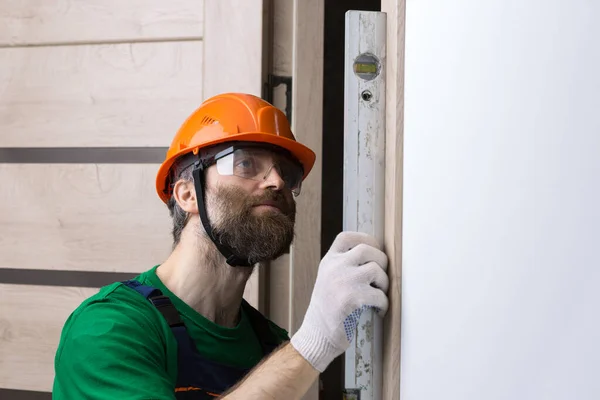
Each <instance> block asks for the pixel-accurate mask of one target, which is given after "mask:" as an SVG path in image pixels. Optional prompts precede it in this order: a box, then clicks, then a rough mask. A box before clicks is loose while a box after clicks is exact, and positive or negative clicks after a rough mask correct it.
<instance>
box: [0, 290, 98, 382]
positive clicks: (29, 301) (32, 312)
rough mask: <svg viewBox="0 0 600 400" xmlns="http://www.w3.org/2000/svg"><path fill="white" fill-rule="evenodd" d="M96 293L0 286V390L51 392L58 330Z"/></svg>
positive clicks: (59, 331)
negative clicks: (74, 311)
mask: <svg viewBox="0 0 600 400" xmlns="http://www.w3.org/2000/svg"><path fill="white" fill-rule="evenodd" d="M97 291H98V290H97V289H91V288H76V287H50V286H27V285H5V284H0V304H1V305H2V306H1V307H0V388H7V389H22V390H35V391H51V390H52V382H53V380H54V356H55V353H56V349H57V347H58V341H59V338H60V333H61V330H62V327H63V325H64V323H65V321H66V320H67V318H68V317H69V315H70V314H71V312H72V311H73V310H75V308H77V306H78V305H79V304H80V303H81V302H82V301H83V300H85V299H86V298H87V297H89V296H91V295H93V294H94V293H96V292H97Z"/></svg>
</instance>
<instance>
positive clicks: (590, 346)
mask: <svg viewBox="0 0 600 400" xmlns="http://www.w3.org/2000/svg"><path fill="white" fill-rule="evenodd" d="M598 15H600V2H597V1H592V0H571V1H558V0H544V1H542V0H528V1H523V0H487V1H479V0H456V1H452V2H449V1H445V0H419V1H416V0H414V1H410V0H409V1H407V15H406V21H407V22H406V23H407V25H406V75H405V77H406V78H405V79H406V91H405V130H404V135H405V148H404V154H405V163H404V211H403V214H404V226H403V230H404V231H403V281H402V285H403V298H402V301H403V304H402V312H403V314H402V360H401V371H402V376H401V398H402V399H403V400H434V399H435V400H438V399H444V400H452V399H457V400H458V399H460V400H470V399H473V400H495V399H503V400H504V399H510V400H517V399H527V400H529V399H544V400H554V399H565V400H567V399H568V400H586V399H599V398H600V379H599V378H598V376H597V375H598V368H599V366H600V320H599V311H598V310H599V309H600V268H599V267H600V253H599V252H600V249H599V247H598V242H599V241H600V240H599V239H600V211H599V209H600V112H599V108H600V24H599V23H598V22H597V16H598Z"/></svg>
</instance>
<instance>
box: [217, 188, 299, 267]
mask: <svg viewBox="0 0 600 400" xmlns="http://www.w3.org/2000/svg"><path fill="white" fill-rule="evenodd" d="M206 200H207V206H208V207H207V213H208V217H209V220H210V222H211V225H212V229H213V236H214V238H215V240H217V241H218V242H220V243H223V244H225V245H226V246H228V247H229V248H230V249H231V250H232V251H233V253H234V254H235V255H236V256H238V257H240V258H243V259H248V261H249V262H250V263H251V264H256V263H259V262H264V261H271V260H274V259H276V258H278V257H280V256H281V255H283V254H284V253H285V252H286V251H287V250H288V249H289V247H290V245H291V244H292V241H293V239H294V225H295V221H296V203H295V202H294V201H293V200H290V199H289V198H286V196H284V195H283V193H281V192H275V191H271V190H269V191H266V192H265V193H264V194H262V195H260V196H248V193H247V192H245V191H244V190H242V189H240V188H237V187H226V186H219V187H217V188H216V189H213V190H209V191H207V193H206ZM264 202H272V203H274V204H275V205H276V206H277V208H279V211H278V210H276V209H273V210H267V211H264V212H261V213H260V214H255V213H253V210H254V208H255V206H257V205H259V204H262V203H264Z"/></svg>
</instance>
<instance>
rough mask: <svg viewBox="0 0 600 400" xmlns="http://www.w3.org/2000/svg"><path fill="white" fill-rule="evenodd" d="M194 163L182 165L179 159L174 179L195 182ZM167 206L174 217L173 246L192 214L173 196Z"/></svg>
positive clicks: (175, 244) (175, 167) (174, 168)
mask: <svg viewBox="0 0 600 400" xmlns="http://www.w3.org/2000/svg"><path fill="white" fill-rule="evenodd" d="M192 170H193V165H189V163H186V165H182V162H181V160H178V161H176V162H175V163H174V165H173V169H172V171H173V176H174V177H176V178H175V179H174V180H173V181H174V182H177V181H178V180H182V179H183V180H184V181H186V182H193V180H194V177H193V176H192ZM167 207H168V208H169V214H171V218H172V219H173V230H172V234H173V248H175V246H177V245H178V244H179V241H180V240H181V233H182V232H183V228H185V226H186V225H187V223H188V221H189V220H190V214H189V213H188V212H186V211H184V210H183V209H182V208H181V207H179V204H177V201H175V197H173V196H171V198H170V199H169V201H168V202H167Z"/></svg>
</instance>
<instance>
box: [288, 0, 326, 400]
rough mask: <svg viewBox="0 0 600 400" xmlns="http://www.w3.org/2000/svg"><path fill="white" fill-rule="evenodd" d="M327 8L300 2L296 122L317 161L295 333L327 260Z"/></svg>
mask: <svg viewBox="0 0 600 400" xmlns="http://www.w3.org/2000/svg"><path fill="white" fill-rule="evenodd" d="M324 12H325V1H324V0H295V1H294V45H293V103H292V104H293V114H292V115H293V116H292V125H293V130H294V134H295V135H296V138H297V139H298V141H300V142H302V143H303V144H305V145H306V146H308V147H310V148H311V149H312V150H313V151H314V152H315V153H316V155H317V160H316V162H315V166H314V168H313V170H312V171H311V173H310V175H309V176H308V178H307V179H306V181H305V182H304V183H303V185H302V195H301V196H300V197H298V215H299V217H298V218H297V219H296V221H297V223H296V240H295V243H294V247H293V249H292V253H291V269H290V279H291V288H290V299H292V301H291V302H290V331H291V333H294V332H296V331H297V330H298V328H299V327H300V325H302V322H303V320H304V315H305V313H306V309H307V308H308V305H309V303H310V299H311V296H312V291H313V288H314V284H315V280H316V278H317V271H318V268H319V263H320V261H321V182H322V159H321V156H322V154H323V152H322V140H323V30H324V26H325V24H324ZM318 393H319V384H318V382H315V384H314V385H313V386H312V387H311V388H310V389H309V390H308V392H307V393H306V395H305V396H304V397H303V399H305V400H314V399H318Z"/></svg>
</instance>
